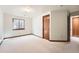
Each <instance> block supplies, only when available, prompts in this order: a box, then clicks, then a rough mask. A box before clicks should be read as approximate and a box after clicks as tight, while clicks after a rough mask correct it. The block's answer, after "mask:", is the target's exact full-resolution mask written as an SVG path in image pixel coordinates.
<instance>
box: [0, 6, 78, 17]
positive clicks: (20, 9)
mask: <svg viewBox="0 0 79 59" xmlns="http://www.w3.org/2000/svg"><path fill="white" fill-rule="evenodd" d="M0 8H1V9H2V10H3V12H7V13H12V14H17V15H20V16H24V15H26V16H27V15H29V16H30V15H33V14H35V13H40V12H47V11H52V10H68V11H70V12H74V11H79V5H0ZM27 9H28V10H27Z"/></svg>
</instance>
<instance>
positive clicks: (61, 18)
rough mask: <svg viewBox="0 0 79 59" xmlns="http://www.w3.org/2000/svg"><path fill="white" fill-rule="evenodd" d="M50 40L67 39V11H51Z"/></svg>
mask: <svg viewBox="0 0 79 59" xmlns="http://www.w3.org/2000/svg"><path fill="white" fill-rule="evenodd" d="M51 40H67V11H62V10H61V11H52V12H51Z"/></svg>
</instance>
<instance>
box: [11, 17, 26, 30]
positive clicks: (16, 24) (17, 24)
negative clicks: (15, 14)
mask: <svg viewBox="0 0 79 59" xmlns="http://www.w3.org/2000/svg"><path fill="white" fill-rule="evenodd" d="M12 23H13V30H24V29H25V21H24V19H17V18H13V19H12Z"/></svg>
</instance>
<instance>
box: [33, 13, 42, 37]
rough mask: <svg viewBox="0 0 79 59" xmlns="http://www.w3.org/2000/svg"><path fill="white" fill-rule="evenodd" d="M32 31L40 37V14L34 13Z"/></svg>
mask: <svg viewBox="0 0 79 59" xmlns="http://www.w3.org/2000/svg"><path fill="white" fill-rule="evenodd" d="M32 33H33V34H35V35H37V36H40V37H42V19H41V14H36V15H34V17H33V19H32Z"/></svg>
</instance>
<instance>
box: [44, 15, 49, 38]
mask: <svg viewBox="0 0 79 59" xmlns="http://www.w3.org/2000/svg"><path fill="white" fill-rule="evenodd" d="M49 22H50V16H49V15H46V16H43V38H44V39H49Z"/></svg>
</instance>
